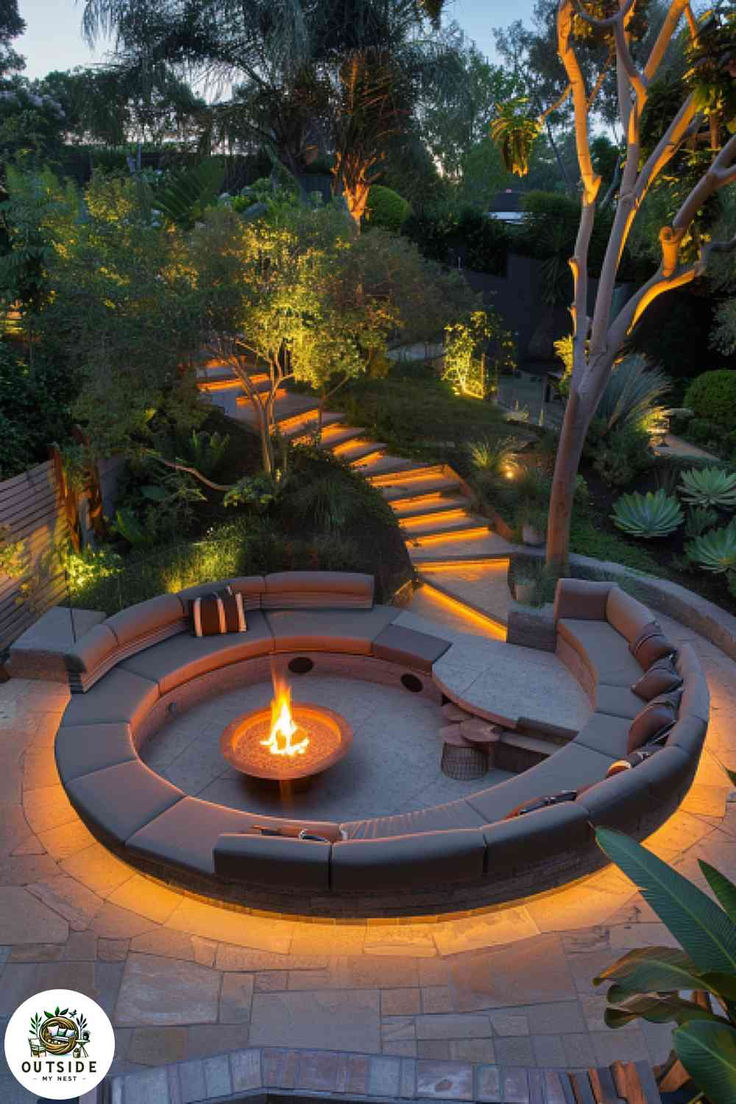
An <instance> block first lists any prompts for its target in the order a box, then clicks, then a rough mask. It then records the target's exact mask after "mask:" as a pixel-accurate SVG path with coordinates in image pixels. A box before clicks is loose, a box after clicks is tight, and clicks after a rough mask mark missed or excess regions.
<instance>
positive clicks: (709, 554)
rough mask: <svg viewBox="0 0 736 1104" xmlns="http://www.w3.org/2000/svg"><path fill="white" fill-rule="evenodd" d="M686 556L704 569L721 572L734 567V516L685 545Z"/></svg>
mask: <svg viewBox="0 0 736 1104" xmlns="http://www.w3.org/2000/svg"><path fill="white" fill-rule="evenodd" d="M685 553H686V555H687V558H688V559H689V560H690V561H691V562H692V563H695V564H697V565H698V567H702V568H703V570H704V571H712V572H714V573H715V574H722V573H723V572H724V571H733V570H734V568H736V518H733V519H732V520H731V521H730V522H729V523H728V525H723V526H721V528H720V529H711V530H710V532H709V533H703V535H702V536H700V537H696V538H695V540H691V541H689V542H688V543H687V544H686V545H685Z"/></svg>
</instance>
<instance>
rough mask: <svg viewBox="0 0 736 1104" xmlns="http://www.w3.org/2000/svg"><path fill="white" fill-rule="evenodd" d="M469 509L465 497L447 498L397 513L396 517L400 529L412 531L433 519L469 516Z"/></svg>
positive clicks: (450, 519)
mask: <svg viewBox="0 0 736 1104" xmlns="http://www.w3.org/2000/svg"><path fill="white" fill-rule="evenodd" d="M469 510H470V501H469V500H468V499H467V498H457V499H454V498H448V499H445V501H444V503H442V502H437V503H434V504H433V505H431V506H424V507H419V508H415V509H414V511H413V512H412V513H404V514H398V519H399V521H400V523H401V527H402V529H406V530H407V531H408V532H409V533H414V532H416V530H417V528H418V527H420V526H423V525H429V524H431V523H432V522H434V521H452V520H453V519H455V518H461V517H469V516H470V513H469ZM394 513H396V511H394Z"/></svg>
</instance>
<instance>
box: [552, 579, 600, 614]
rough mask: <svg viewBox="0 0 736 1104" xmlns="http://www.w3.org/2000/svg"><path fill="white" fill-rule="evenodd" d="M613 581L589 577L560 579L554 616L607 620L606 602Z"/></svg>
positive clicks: (556, 592) (556, 591)
mask: <svg viewBox="0 0 736 1104" xmlns="http://www.w3.org/2000/svg"><path fill="white" fill-rule="evenodd" d="M612 586H613V584H612V583H605V582H590V581H589V580H587V579H559V580H558V582H557V588H556V590H555V605H554V618H555V622H557V621H559V619H560V618H561V617H572V618H575V619H576V620H591V621H605V619H606V602H607V601H608V594H609V591H610V590H611V587H612Z"/></svg>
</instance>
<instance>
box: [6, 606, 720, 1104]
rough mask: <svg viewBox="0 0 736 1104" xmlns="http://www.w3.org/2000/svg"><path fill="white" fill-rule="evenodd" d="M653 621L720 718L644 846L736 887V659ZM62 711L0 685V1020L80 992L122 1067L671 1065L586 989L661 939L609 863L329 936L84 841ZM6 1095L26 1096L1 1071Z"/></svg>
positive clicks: (419, 1069)
mask: <svg viewBox="0 0 736 1104" xmlns="http://www.w3.org/2000/svg"><path fill="white" fill-rule="evenodd" d="M661 620H662V622H663V624H664V627H665V630H666V631H667V633H668V635H670V636H671V638H672V639H674V640H675V641H677V642H678V643H679V642H682V641H684V640H690V641H692V643H693V644H694V646H695V648H696V649H697V651H698V654H699V655H700V657H701V660H702V661H703V664H704V667H705V670H706V674H707V678H708V682H709V684H710V688H711V693H712V695H713V713H712V721H711V726H710V730H709V734H708V740H707V745H706V750H705V753H704V756H703V759H702V762H701V766H700V769H699V771H698V775H697V778H696V782H695V785H694V786H693V789H692V790H691V792H690V794H689V796H688V798H687V800H686V801H685V803H684V805H683V807H682V808H681V810H680V811H679V812H678V813H677V814H676V815H675V816H674V817H673V818H672V819H671V820H670V821H669V822H668V823H667V824H666V825H665V826H664V827H663V828H662V829H660V830H659V831H658V832H657V833H656V834H655V836H653V837H652V838H651V840H650V845H651V846H652V847H653V849H654V850H655V851H656V852H657V853H658V854H660V855H661V856H662V857H664V858H666V859H668V860H670V861H673V862H674V863H675V864H676V865H677V867H678V869H680V870H682V871H683V873H686V874H687V875H688V876H693V877H695V879H696V880H697V881H698V882H699V883H700V884H701V885H702V884H703V879H702V877H701V875H700V873H699V869H698V867H697V859H698V858H701V857H703V858H707V859H708V860H709V861H710V862H712V863H713V864H714V865H716V866H717V867H720V868H721V869H722V870H723V871H724V872H725V873H726V874H727V875H729V876H730V877H736V846H735V844H734V839H735V837H736V804H727V798H728V795H729V792H730V789H731V787H730V783H729V781H728V778H727V776H726V775H725V773H724V771H723V769H722V766H721V764H722V763H723V764H726V765H733V764H734V763H736V732H735V731H734V728H733V723H732V719H733V716H734V714H735V713H736V664H735V663H734V662H733V661H731V660H730V659H728V658H727V657H726V656H725V655H724V654H723V653H722V652H720V651H719V650H718V649H717V648H716V647H714V646H713V645H712V644H710V643H708V642H707V641H705V640H703V639H702V638H699V637H697V635H696V634H694V633H693V632H691V631H690V630H687V629H684V628H683V627H682V626H680V625H678V624H676V623H674V622H670V621H668V620H667V619H666V618H662V619H661ZM466 627H467V626H466ZM66 700H67V696H66V691H65V690H64V689H63V688H61V687H57V686H53V685H50V684H47V683H39V682H30V681H23V680H15V679H14V680H11V681H10V682H7V683H5V684H4V685H2V686H0V766H1V768H2V769H1V770H0V946H1V947H2V948H3V949H2V952H1V953H0V962H2V964H3V969H2V977H1V979H0V1015H2V1016H8V1015H9V1014H10V1013H11V1012H12V1011H13V1010H14V1009H15V1007H16V1006H17V1005H18V1004H19V1003H20V1002H21V1001H22V1000H24V999H25V998H26V997H27V996H29V995H31V994H32V993H34V992H37V991H39V990H42V989H46V988H51V987H69V988H79V989H83V990H84V991H86V992H88V993H89V994H91V995H94V996H95V997H96V999H98V1000H99V1001H100V1002H101V1003H102V1005H103V1006H104V1007H105V1008H106V1009H107V1010H108V1011H109V1013H110V1015H111V1016H112V1018H113V1021H114V1023H115V1026H116V1034H117V1046H118V1050H117V1056H116V1061H115V1067H114V1068H115V1071H117V1072H125V1073H135V1072H136V1071H142V1070H144V1069H146V1068H149V1067H153V1066H159V1065H161V1064H162V1063H165V1062H170V1061H179V1060H184V1059H199V1058H204V1057H207V1056H209V1055H219V1054H224V1053H228V1052H235V1051H241V1050H243V1048H247V1047H292V1048H297V1049H304V1048H306V1049H312V1048H321V1047H329V1048H331V1049H332V1050H333V1051H335V1052H356V1051H357V1052H362V1053H363V1054H367V1055H370V1056H372V1058H371V1060H373V1059H377V1058H378V1057H379V1056H382V1057H383V1058H388V1057H392V1058H400V1059H402V1064H401V1070H402V1074H401V1076H402V1077H403V1076H406V1077H412V1078H414V1077H416V1076H419V1074H422V1076H424V1074H425V1073H426V1069H427V1066H426V1063H429V1064H434V1066H436V1065H437V1063H442V1062H446V1063H450V1066H447V1067H445V1066H440V1067H438V1068H440V1069H441V1070H442V1069H444V1070H446V1072H448V1071H449V1070H450V1067H452V1068H454V1069H455V1074H454V1075H453V1076H458V1077H460V1076H461V1074H462V1077H464V1078H465V1081H464V1082H463V1083H464V1084H466V1085H467V1077H468V1076H471V1075H472V1074H471V1073H468V1069H469V1066H470V1064H471V1063H481V1064H488V1063H495V1064H498V1065H500V1066H503V1067H514V1068H515V1067H521V1066H531V1067H534V1066H568V1067H576V1066H588V1065H595V1064H599V1065H600V1064H606V1063H608V1062H610V1061H612V1060H614V1059H616V1058H626V1059H636V1058H644V1059H647V1060H649V1061H653V1062H656V1061H660V1060H661V1059H662V1058H663V1057H664V1054H665V1052H666V1051H667V1048H668V1037H669V1036H668V1030H667V1028H663V1027H654V1026H652V1025H642V1026H632V1027H627V1028H625V1029H623V1030H620V1031H610V1030H608V1029H606V1028H605V1026H604V1024H603V1019H602V1014H603V1008H604V1004H605V1001H604V997H603V994H602V993H601V992H599V991H597V990H594V988H593V987H592V985H591V978H592V977H593V976H594V974H595V973H596V972H597V971H598V970H599V969H600V968H601V967H602V966H604V965H607V964H608V963H610V962H611V961H612V960H613V959H615V958H616V957H617V956H619V955H620V954H621V953H623V952H624V951H625V950H626V949H629V948H631V947H635V946H639V945H641V944H661V943H669V942H670V937H669V936H668V934H667V932H666V930H665V928H664V926H663V925H662V924H660V923H659V922H658V921H657V919H656V916H655V915H654V914H653V913H652V911H651V909H650V908H649V907H648V906H647V905H646V904H645V902H644V901H643V900H642V898H641V897H640V896H639V895H638V894H637V893H636V892H635V891H634V890H633V887H632V885H631V884H630V883H629V882H628V881H627V879H626V878H625V877H624V876H623V875H622V874H620V873H619V872H618V871H616V870H615V869H611V868H609V869H606V870H603V871H601V872H599V873H597V874H595V875H593V876H591V877H589V878H587V879H585V880H583V881H581V882H579V883H577V884H576V885H574V886H571V887H569V888H566V889H563V890H560V891H558V892H555V893H552V894H548V895H544V896H539V897H532V898H529V899H526V900H523V901H519V902H517V903H516V904H513V905H509V906H505V907H503V906H501V907H495V908H489V909H486V910H477V911H474V912H472V913H468V914H464V915H459V916H453V917H450V918H447V917H438V918H436V917H429V918H426V919H422V920H417V921H413V920H406V921H404V920H393V921H390V922H388V921H387V922H383V921H370V922H365V921H358V922H334V923H331V922H324V921H319V922H312V921H309V920H301V919H297V918H293V917H283V918H282V917H274V916H266V915H263V914H250V913H248V912H247V911H236V910H234V909H230V908H223V907H220V906H218V905H217V904H214V903H212V902H210V901H205V900H199V899H197V898H195V897H192V896H189V895H185V894H183V893H180V892H174V891H172V890H169V889H167V888H165V887H164V886H162V885H160V884H158V883H156V882H154V881H152V880H150V879H147V878H145V877H143V876H142V875H140V874H139V873H137V872H136V871H135V870H133V869H132V868H131V867H128V866H127V865H126V864H124V863H122V862H120V861H119V860H118V859H116V858H114V857H113V856H112V855H110V854H109V853H108V852H107V850H106V849H105V848H104V847H102V846H101V845H100V844H98V843H97V842H96V841H95V840H94V839H93V837H92V836H91V835H90V833H89V832H88V830H87V829H86V828H85V827H84V825H83V824H82V823H81V821H80V820H79V818H78V817H77V815H76V813H75V812H74V810H73V809H72V808H71V806H70V804H69V803H68V801H67V799H66V796H65V794H64V791H63V790H62V788H61V786H60V784H59V780H58V777H57V774H56V768H55V765H54V758H53V740H54V735H55V731H56V728H57V725H58V720H59V716H60V714H61V711H62V710H63V708H64V705H65V703H66ZM422 1063H425V1064H424V1065H423V1064H422ZM377 1068H379V1067H377ZM385 1068H386V1069H388V1068H389V1066H386V1067H385ZM390 1068H391V1069H392V1070H395V1069H396V1068H398V1067H397V1066H396V1065H395V1064H393V1065H391V1064H390ZM404 1070H406V1072H403V1071H404ZM463 1071H464V1072H463ZM376 1076H378V1074H376ZM144 1080H145V1079H144ZM440 1080H442V1078H440ZM131 1091H132V1090H131ZM448 1093H449V1090H448ZM449 1095H452V1093H449ZM466 1098H467V1097H466ZM0 1099H2V1100H3V1101H4V1102H5V1101H7V1102H8V1104H14V1102H15V1101H16V1100H17V1101H27V1100H30V1098H29V1097H28V1096H27V1095H24V1094H23V1093H22V1091H21V1090H20V1089H18V1087H17V1086H16V1085H15V1083H14V1082H11V1081H10V1080H9V1079H8V1077H7V1076H6V1077H4V1078H3V1077H2V1076H0ZM140 1099H141V1100H143V1099H144V1098H143V1097H140ZM150 1099H155V1098H150ZM185 1099H186V1098H185ZM126 1104H137V1101H136V1098H135V1097H133V1096H132V1095H131V1096H130V1100H128V1098H127V1097H126Z"/></svg>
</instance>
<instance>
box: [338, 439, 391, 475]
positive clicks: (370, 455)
mask: <svg viewBox="0 0 736 1104" xmlns="http://www.w3.org/2000/svg"><path fill="white" fill-rule="evenodd" d="M387 448H388V446H387V445H382V444H381V443H380V441H372V442H370V443H369V444H366V445H365V446H364V447H363V448H360V449H358V450H356V452H351V453H348V454H347V455H346V454H345V453H341V454H340V458H341V459H342V460H347V462H348V464H350V466H351V467H353V468H355V469H356V470H357V471H359V472H360V473H361V475H365V474H366V471H367V470H370V468H371V467H372V465H373V464H376V463H378V461H379V460H381V459H382V458H383V457H384V456H385V454H386V449H387Z"/></svg>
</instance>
